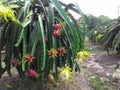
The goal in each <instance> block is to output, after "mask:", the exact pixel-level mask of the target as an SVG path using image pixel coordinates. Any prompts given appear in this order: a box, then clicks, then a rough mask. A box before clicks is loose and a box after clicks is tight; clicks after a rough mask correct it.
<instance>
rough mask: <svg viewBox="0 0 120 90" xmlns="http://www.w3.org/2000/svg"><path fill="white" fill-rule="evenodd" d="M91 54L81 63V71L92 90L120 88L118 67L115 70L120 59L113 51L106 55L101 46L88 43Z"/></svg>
mask: <svg viewBox="0 0 120 90" xmlns="http://www.w3.org/2000/svg"><path fill="white" fill-rule="evenodd" d="M89 47H91V52H93V53H91V55H90V57H88V58H87V59H86V61H85V62H84V64H83V65H82V67H83V68H82V73H84V75H86V76H87V78H88V80H89V83H90V85H91V86H92V87H93V89H94V90H120V69H117V71H115V67H116V64H118V62H119V61H120V58H118V57H117V56H116V55H115V53H111V55H108V54H107V53H106V52H103V50H102V48H100V47H99V46H95V45H90V46H89Z"/></svg>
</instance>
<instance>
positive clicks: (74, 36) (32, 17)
mask: <svg viewBox="0 0 120 90" xmlns="http://www.w3.org/2000/svg"><path fill="white" fill-rule="evenodd" d="M62 5H65V4H63V3H62V2H59V1H58V0H10V1H9V0H5V1H1V2H0V51H2V50H4V51H5V58H3V59H2V56H1V55H2V54H0V77H1V76H2V74H3V73H4V72H5V71H7V73H8V74H9V75H10V76H11V68H12V67H16V69H17V71H18V74H19V76H20V77H21V78H23V79H24V78H26V77H27V78H34V79H39V78H42V80H43V81H49V82H56V81H57V80H59V77H60V78H61V80H64V79H62V75H65V77H66V78H65V81H67V79H68V80H70V78H71V76H70V75H72V71H73V70H75V71H77V70H79V65H78V63H77V61H76V60H75V58H76V55H77V52H79V51H80V50H82V49H84V39H85V32H86V24H85V18H84V15H83V13H82V12H81V10H80V8H79V7H78V5H73V4H71V7H68V6H67V5H66V6H64V7H65V8H62ZM69 6H70V5H69ZM71 8H72V9H71ZM69 9H71V10H73V11H75V12H76V13H79V14H80V17H81V18H82V23H80V24H78V23H77V21H76V20H75V19H74V17H73V16H72V14H71V13H70V12H69ZM3 47H5V48H4V49H3ZM2 63H5V67H3V66H2ZM58 68H60V69H61V71H60V72H59V70H58ZM59 74H60V75H59ZM52 80H54V81H52Z"/></svg>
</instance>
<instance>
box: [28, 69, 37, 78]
mask: <svg viewBox="0 0 120 90" xmlns="http://www.w3.org/2000/svg"><path fill="white" fill-rule="evenodd" d="M28 75H29V76H30V77H32V78H35V77H36V76H37V73H36V71H35V70H33V69H30V70H29V71H28Z"/></svg>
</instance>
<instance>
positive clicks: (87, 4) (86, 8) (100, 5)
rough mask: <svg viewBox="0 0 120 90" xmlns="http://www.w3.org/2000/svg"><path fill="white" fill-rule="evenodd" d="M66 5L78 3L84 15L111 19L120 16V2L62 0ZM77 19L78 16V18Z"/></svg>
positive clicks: (110, 0)
mask: <svg viewBox="0 0 120 90" xmlns="http://www.w3.org/2000/svg"><path fill="white" fill-rule="evenodd" d="M60 1H62V2H64V3H66V4H68V3H77V4H78V5H79V6H80V8H81V10H82V12H83V13H84V14H92V15H94V16H97V17H98V16H100V15H105V16H108V17H109V18H111V19H114V18H117V17H118V8H119V16H120V0H60ZM76 17H77V16H76Z"/></svg>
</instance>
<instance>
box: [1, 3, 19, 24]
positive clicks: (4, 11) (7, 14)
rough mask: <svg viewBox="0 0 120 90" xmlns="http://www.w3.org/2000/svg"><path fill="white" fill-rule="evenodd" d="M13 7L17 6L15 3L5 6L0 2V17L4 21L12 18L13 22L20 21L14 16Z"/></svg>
mask: <svg viewBox="0 0 120 90" xmlns="http://www.w3.org/2000/svg"><path fill="white" fill-rule="evenodd" d="M13 8H17V6H16V5H10V6H5V5H3V4H2V2H0V18H4V19H5V21H6V22H9V20H12V21H13V22H16V23H20V22H19V21H18V20H17V19H16V17H15V14H14V13H15V11H14V10H13Z"/></svg>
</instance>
